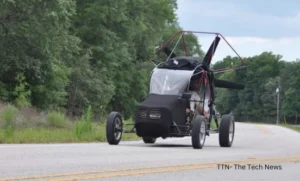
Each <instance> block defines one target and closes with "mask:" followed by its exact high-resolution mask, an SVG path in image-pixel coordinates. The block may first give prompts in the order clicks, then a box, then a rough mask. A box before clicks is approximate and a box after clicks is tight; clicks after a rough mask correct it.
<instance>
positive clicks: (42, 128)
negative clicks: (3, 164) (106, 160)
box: [0, 104, 140, 143]
mask: <svg viewBox="0 0 300 181" xmlns="http://www.w3.org/2000/svg"><path fill="white" fill-rule="evenodd" d="M29 112H30V111H29ZM92 117H93V115H92V109H91V107H88V109H87V110H86V112H85V113H84V114H83V115H82V117H81V118H80V119H79V120H73V121H71V120H69V119H68V118H67V117H66V116H65V114H63V113H62V112H59V111H50V112H48V113H47V114H43V113H38V114H32V112H30V114H28V110H27V113H26V111H24V110H20V109H18V108H16V107H15V106H13V105H10V104H9V105H6V106H4V108H3V109H1V110H0V143H79V142H106V130H105V128H106V124H105V123H103V122H92ZM130 121H131V120H128V121H126V122H130ZM139 139H140V138H139V137H138V136H136V134H131V133H130V134H123V136H122V140H139Z"/></svg>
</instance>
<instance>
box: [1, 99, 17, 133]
mask: <svg viewBox="0 0 300 181" xmlns="http://www.w3.org/2000/svg"><path fill="white" fill-rule="evenodd" d="M17 113H18V109H17V108H16V107H15V106H13V105H11V104H8V105H7V106H5V107H4V109H3V111H2V113H1V121H0V123H1V128H4V129H5V135H6V136H7V137H12V136H13V132H14V130H15V128H16V117H17Z"/></svg>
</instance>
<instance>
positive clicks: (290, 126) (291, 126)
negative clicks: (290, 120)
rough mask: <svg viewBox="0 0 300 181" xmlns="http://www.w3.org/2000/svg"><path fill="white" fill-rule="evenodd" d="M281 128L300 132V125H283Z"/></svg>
mask: <svg viewBox="0 0 300 181" xmlns="http://www.w3.org/2000/svg"><path fill="white" fill-rule="evenodd" d="M280 126H283V127H286V128H289V129H292V130H295V131H298V132H300V125H290V124H281V125H280Z"/></svg>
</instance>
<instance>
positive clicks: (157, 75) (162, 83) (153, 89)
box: [150, 68, 193, 95]
mask: <svg viewBox="0 0 300 181" xmlns="http://www.w3.org/2000/svg"><path fill="white" fill-rule="evenodd" d="M192 75H193V71H186V70H170V69H158V68H155V69H154V70H153V73H152V76H151V80H150V94H164V95H181V94H182V93H183V92H184V91H185V89H186V87H187V85H188V83H189V81H190V78H191V76H192Z"/></svg>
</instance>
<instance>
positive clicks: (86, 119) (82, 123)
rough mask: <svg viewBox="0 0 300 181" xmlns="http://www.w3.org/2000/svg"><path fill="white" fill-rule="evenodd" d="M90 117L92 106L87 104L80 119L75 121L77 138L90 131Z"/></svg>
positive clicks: (91, 115)
mask: <svg viewBox="0 0 300 181" xmlns="http://www.w3.org/2000/svg"><path fill="white" fill-rule="evenodd" d="M92 117H93V114H92V107H91V106H89V107H88V109H87V111H86V112H85V113H84V114H83V115H82V117H81V119H80V120H79V121H77V122H76V123H75V134H76V136H77V138H79V139H80V138H81V136H82V134H84V133H88V132H92Z"/></svg>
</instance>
